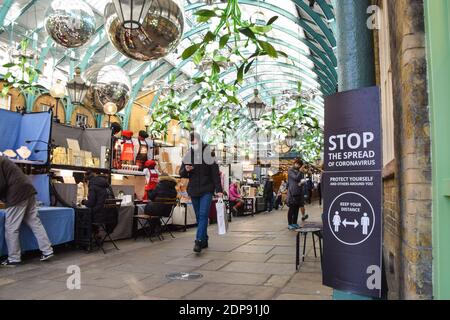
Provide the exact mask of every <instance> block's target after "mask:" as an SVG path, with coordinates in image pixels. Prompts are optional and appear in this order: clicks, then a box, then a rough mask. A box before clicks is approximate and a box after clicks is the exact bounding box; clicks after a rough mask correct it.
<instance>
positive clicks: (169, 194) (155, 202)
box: [145, 173, 178, 217]
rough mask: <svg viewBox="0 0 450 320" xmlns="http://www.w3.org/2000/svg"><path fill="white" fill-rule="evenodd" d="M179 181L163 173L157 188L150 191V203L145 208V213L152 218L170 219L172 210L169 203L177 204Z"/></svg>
mask: <svg viewBox="0 0 450 320" xmlns="http://www.w3.org/2000/svg"><path fill="white" fill-rule="evenodd" d="M176 186H177V181H176V180H175V179H174V178H172V177H171V176H169V175H168V174H166V173H162V174H161V176H160V177H159V179H158V184H157V185H156V188H155V189H153V190H151V191H149V193H148V199H149V200H150V202H149V203H148V204H147V205H146V206H145V213H146V214H150V215H151V216H161V217H168V216H169V215H170V211H171V210H172V206H171V205H167V204H168V203H171V202H175V201H176V199H177V196H178V192H177V189H176Z"/></svg>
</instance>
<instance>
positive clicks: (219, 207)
mask: <svg viewBox="0 0 450 320" xmlns="http://www.w3.org/2000/svg"><path fill="white" fill-rule="evenodd" d="M216 211H217V226H218V229H219V235H220V236H222V235H224V234H226V233H227V227H226V224H225V203H224V202H223V199H219V200H218V201H217V203H216Z"/></svg>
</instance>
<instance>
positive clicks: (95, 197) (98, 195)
mask: <svg viewBox="0 0 450 320" xmlns="http://www.w3.org/2000/svg"><path fill="white" fill-rule="evenodd" d="M87 179H88V181H89V191H88V198H87V200H83V201H82V202H81V204H83V205H85V206H86V207H88V208H90V209H91V214H92V216H93V217H92V221H93V222H94V223H105V222H106V223H105V224H106V228H107V231H108V232H109V233H112V232H113V231H114V228H115V227H116V226H117V222H118V212H117V210H116V209H106V208H105V202H106V200H107V199H114V192H113V190H112V188H111V185H110V184H109V182H108V179H107V178H106V177H104V176H100V175H96V174H95V173H93V172H88V173H87ZM94 231H95V232H97V230H94Z"/></svg>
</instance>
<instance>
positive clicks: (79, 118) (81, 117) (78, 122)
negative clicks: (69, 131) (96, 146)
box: [75, 113, 88, 127]
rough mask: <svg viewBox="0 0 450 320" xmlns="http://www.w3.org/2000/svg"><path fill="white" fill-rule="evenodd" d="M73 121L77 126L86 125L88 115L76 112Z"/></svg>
mask: <svg viewBox="0 0 450 320" xmlns="http://www.w3.org/2000/svg"><path fill="white" fill-rule="evenodd" d="M75 123H76V126H77V127H87V124H88V117H87V116H86V115H84V114H81V113H77V117H76V118H75Z"/></svg>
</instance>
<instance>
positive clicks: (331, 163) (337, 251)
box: [323, 87, 382, 297]
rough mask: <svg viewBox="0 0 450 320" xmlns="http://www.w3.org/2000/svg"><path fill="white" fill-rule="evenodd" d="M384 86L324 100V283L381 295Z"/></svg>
mask: <svg viewBox="0 0 450 320" xmlns="http://www.w3.org/2000/svg"><path fill="white" fill-rule="evenodd" d="M380 114H381V112H380V90H379V89H378V88H377V87H371V88H364V89H360V90H354V91H348V92H343V93H338V94H336V95H333V96H330V97H328V98H327V99H326V101H325V153H324V161H325V173H324V176H323V194H324V260H323V283H324V285H326V286H329V287H332V288H335V289H338V290H342V291H347V292H351V293H355V294H360V295H365V296H370V297H381V286H382V252H381V248H382V247H381V246H382V214H381V210H382V209H381V208H382V206H381V201H382V181H381V174H382V173H381V170H382V154H381V117H380Z"/></svg>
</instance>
